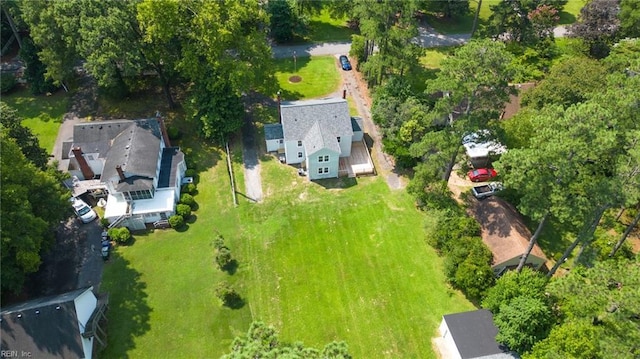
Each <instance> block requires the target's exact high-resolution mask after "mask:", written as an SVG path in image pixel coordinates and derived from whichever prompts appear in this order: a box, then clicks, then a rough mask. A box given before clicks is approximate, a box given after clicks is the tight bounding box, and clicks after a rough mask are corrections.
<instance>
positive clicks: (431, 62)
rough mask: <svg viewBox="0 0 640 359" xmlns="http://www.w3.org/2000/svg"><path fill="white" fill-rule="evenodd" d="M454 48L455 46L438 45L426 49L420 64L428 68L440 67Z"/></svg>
mask: <svg viewBox="0 0 640 359" xmlns="http://www.w3.org/2000/svg"><path fill="white" fill-rule="evenodd" d="M454 50H455V48H454V47H436V48H432V49H426V50H425V51H424V55H422V57H420V59H419V61H420V64H421V65H422V66H423V67H426V68H427V69H432V70H433V69H439V68H440V63H441V62H442V60H444V59H446V58H447V57H449V56H450V55H452V53H453V51H454Z"/></svg>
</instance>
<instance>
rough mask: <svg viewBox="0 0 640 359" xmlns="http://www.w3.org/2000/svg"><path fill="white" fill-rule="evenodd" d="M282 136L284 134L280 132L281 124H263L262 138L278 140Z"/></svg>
mask: <svg viewBox="0 0 640 359" xmlns="http://www.w3.org/2000/svg"><path fill="white" fill-rule="evenodd" d="M283 138H284V134H283V133H282V124H280V123H278V124H273V123H272V124H267V125H264V139H265V140H267V141H269V140H280V139H283Z"/></svg>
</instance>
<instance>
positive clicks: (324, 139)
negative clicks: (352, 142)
mask: <svg viewBox="0 0 640 359" xmlns="http://www.w3.org/2000/svg"><path fill="white" fill-rule="evenodd" d="M336 137H337V136H336V135H335V134H333V133H329V131H328V130H327V129H323V128H322V127H321V126H320V121H315V123H314V124H313V125H312V126H311V128H309V131H308V132H307V135H306V136H305V137H304V140H303V141H302V143H303V145H304V151H305V153H306V154H307V156H311V155H313V154H314V153H316V152H318V151H320V150H322V149H323V148H326V149H329V150H331V151H333V152H336V153H338V154H340V144H339V143H338V140H337V139H336Z"/></svg>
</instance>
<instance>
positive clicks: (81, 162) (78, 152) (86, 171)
mask: <svg viewBox="0 0 640 359" xmlns="http://www.w3.org/2000/svg"><path fill="white" fill-rule="evenodd" d="M71 151H72V152H73V156H74V157H75V159H76V161H78V166H80V171H82V176H83V177H84V179H86V180H90V179H93V177H95V173H93V170H92V169H91V167H90V166H89V164H88V163H87V160H86V159H85V158H84V155H83V154H82V149H81V148H80V147H78V146H76V147H74V148H73V149H72V150H71Z"/></svg>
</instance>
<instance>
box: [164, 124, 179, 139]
mask: <svg viewBox="0 0 640 359" xmlns="http://www.w3.org/2000/svg"><path fill="white" fill-rule="evenodd" d="M167 135H168V136H169V139H170V140H177V139H179V138H180V130H178V128H177V127H174V126H167Z"/></svg>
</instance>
